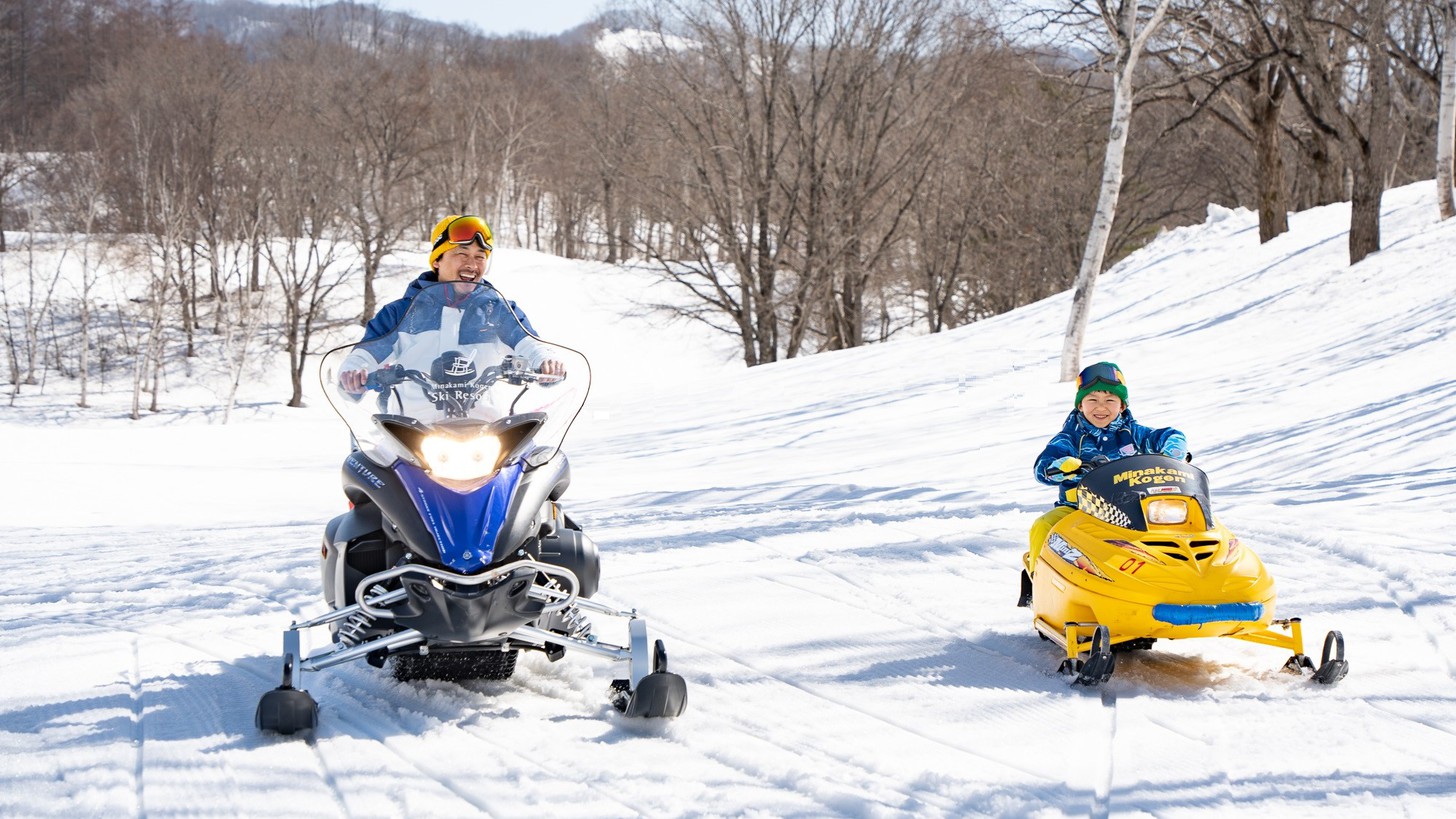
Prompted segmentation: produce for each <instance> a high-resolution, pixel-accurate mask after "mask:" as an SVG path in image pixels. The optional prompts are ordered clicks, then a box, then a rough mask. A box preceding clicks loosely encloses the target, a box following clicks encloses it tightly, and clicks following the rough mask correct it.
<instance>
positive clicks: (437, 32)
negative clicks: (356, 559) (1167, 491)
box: [0, 0, 1456, 416]
mask: <svg viewBox="0 0 1456 819" xmlns="http://www.w3.org/2000/svg"><path fill="white" fill-rule="evenodd" d="M1008 9H1011V11H1010V12H1008ZM204 11H205V13H204ZM1154 11H1156V12H1157V14H1158V18H1157V23H1158V24H1157V25H1156V26H1154V27H1153V30H1148V31H1146V32H1145V33H1144V32H1143V30H1141V29H1137V26H1136V25H1134V29H1137V30H1133V31H1132V32H1131V34H1132V37H1130V38H1127V40H1126V42H1124V41H1123V40H1121V39H1119V38H1120V37H1126V35H1127V34H1128V33H1129V32H1127V31H1121V32H1120V30H1119V28H1118V26H1119V25H1120V23H1119V21H1120V20H1133V21H1134V22H1135V23H1136V21H1138V20H1142V21H1144V22H1146V21H1149V20H1152V19H1153V18H1152V16H1151V15H1152V13H1153V12H1154ZM1119 15H1121V16H1119ZM1139 15H1141V16H1139ZM1453 17H1456V3H1452V2H1451V0H1220V2H1211V3H1210V2H1199V3H1194V2H1191V0H1147V2H1144V3H1143V4H1142V5H1141V6H1139V4H1138V3H1137V2H1136V0H1124V2H1112V0H1062V1H1061V2H1042V3H1034V4H1033V3H1028V4H1024V7H1023V6H1015V7H1008V6H1005V5H1003V4H996V5H994V6H991V5H981V4H977V3H974V2H939V1H937V0H644V2H641V3H640V4H639V5H638V6H637V7H635V8H633V9H632V10H630V11H629V12H612V13H609V14H607V15H605V16H604V17H603V18H602V19H601V20H600V21H599V22H598V23H597V24H594V25H593V26H589V27H588V28H587V29H585V30H580V31H577V32H572V33H570V34H569V35H565V36H561V37H555V38H491V37H484V36H481V35H479V34H475V33H472V32H470V31H467V30H465V29H462V28H457V27H452V26H445V25H440V24H435V23H427V22H424V21H420V20H416V19H413V18H410V17H407V16H403V15H399V14H395V13H390V12H386V11H384V10H382V9H381V8H379V7H378V6H375V5H369V4H362V3H334V4H327V5H326V4H320V3H315V4H310V5H309V6H306V7H302V8H299V7H290V8H286V9H285V8H281V7H269V6H263V5H260V4H257V3H250V2H246V1H245V0H230V2H223V3H215V4H211V5H209V6H207V7H206V9H205V10H204V8H203V7H201V6H199V7H197V8H193V7H192V6H191V5H189V4H187V3H184V2H180V0H95V1H94V2H78V1H77V0H0V60H3V63H4V69H3V76H0V228H3V232H0V243H3V244H0V265H3V266H0V312H3V320H4V324H3V338H4V341H5V358H6V369H5V370H4V371H3V372H4V375H5V377H4V378H0V382H5V383H8V384H9V392H10V393H11V395H15V394H18V393H19V392H20V391H21V390H22V389H23V388H24V389H45V390H51V391H74V392H75V393H76V394H77V397H78V401H77V403H78V404H80V405H81V406H85V405H86V404H87V402H88V394H90V393H93V392H94V391H95V390H97V389H109V390H117V389H121V388H127V389H130V391H131V394H132V397H133V399H132V413H133V415H134V416H139V415H140V414H141V413H142V412H145V411H148V410H152V411H155V410H157V409H159V408H160V406H161V404H162V403H163V402H164V396H165V393H166V390H167V384H168V383H169V382H171V381H173V380H176V379H178V378H180V377H183V376H185V374H186V373H188V372H190V368H191V367H193V366H194V362H197V361H199V360H200V359H202V358H206V359H207V360H208V362H209V366H214V367H217V366H221V367H224V368H226V370H227V374H228V377H229V380H230V381H231V383H232V385H233V393H232V394H230V395H227V396H221V397H220V398H219V403H220V404H223V405H225V406H229V407H230V406H231V403H232V401H233V399H234V397H235V394H236V388H237V385H238V384H239V383H240V382H241V381H242V379H244V378H245V377H247V373H245V372H244V365H245V362H247V361H249V360H251V359H252V358H255V357H257V356H260V355H276V356H282V357H284V358H286V359H287V361H288V362H289V368H290V372H291V376H292V378H291V383H292V390H291V395H289V396H288V400H289V402H290V404H292V405H298V404H299V403H301V401H302V400H303V383H304V379H305V378H306V377H307V371H308V367H309V362H310V356H313V355H315V354H317V353H318V352H320V351H321V350H320V345H321V344H322V343H324V342H323V339H324V338H325V336H326V335H328V332H329V331H330V330H331V329H338V328H340V327H345V326H347V325H350V324H353V323H357V322H359V321H361V320H362V319H366V318H367V317H368V316H369V315H371V314H372V312H373V311H374V309H375V308H376V307H377V305H378V304H380V303H381V302H382V301H383V300H388V299H390V298H393V297H394V296H395V294H393V293H388V292H386V293H380V292H378V289H377V288H376V286H375V279H376V277H377V276H378V275H379V273H380V271H381V264H382V263H383V261H384V260H385V259H386V258H387V257H388V256H389V255H390V254H391V253H395V252H397V251H401V250H414V249H418V248H419V247H420V243H421V242H422V241H423V239H424V237H425V234H426V232H427V231H428V229H429V227H430V225H432V224H433V223H434V222H435V220H436V219H438V218H439V217H440V216H441V215H443V214H445V213H450V212H474V213H480V214H482V215H483V216H485V217H486V219H487V220H488V221H490V222H491V224H492V225H493V226H494V227H495V228H496V233H497V239H498V243H499V244H501V245H503V246H521V247H529V248H533V249H538V250H542V251H546V252H550V253H556V254H560V255H564V256H568V257H573V258H583V259H599V260H604V261H608V262H613V263H630V264H638V265H643V266H647V267H649V268H650V269H652V270H655V271H657V272H658V273H659V274H660V275H661V276H662V277H663V278H664V279H666V280H667V281H669V282H671V283H672V284H673V285H674V286H675V287H676V288H677V293H678V296H677V297H675V298H674V299H672V301H673V305H674V306H672V307H671V308H668V307H666V306H663V307H662V309H671V310H672V311H674V312H676V313H677V314H679V315H682V316H685V317H687V318H689V319H691V320H695V321H701V322H704V323H706V324H708V325H710V326H712V327H714V328H716V329H717V330H719V331H721V332H723V333H726V334H729V335H731V336H732V337H733V338H734V339H736V340H737V342H738V344H739V346H740V348H741V351H742V357H743V360H744V361H745V362H746V363H748V364H749V365H756V364H762V363H767V362H772V361H776V360H781V359H785V358H792V357H796V356H801V355H807V354H812V353H815V352H819V351H823V350H832V349H842V348H848V347H855V346H859V345H863V344H868V343H875V342H880V341H884V340H886V339H888V338H891V337H893V336H895V335H896V334H898V333H903V332H939V331H943V330H947V329H951V328H955V327H958V326H962V325H965V324H968V323H971V322H974V321H977V320H979V319H982V318H985V317H988V316H992V315H996V314H998V313H1002V312H1005V311H1007V310H1010V309H1013V308H1015V307H1017V306H1020V305H1023V304H1027V303H1029V302H1031V301H1035V300H1037V299H1040V298H1044V297H1046V296H1048V295H1050V294H1053V293H1056V292H1060V291H1063V290H1066V289H1068V288H1069V287H1071V286H1072V285H1073V282H1074V280H1076V279H1077V278H1078V272H1079V269H1080V270H1081V271H1082V274H1083V276H1084V277H1091V279H1092V280H1095V275H1096V274H1097V273H1099V272H1101V271H1102V270H1103V269H1105V268H1106V267H1107V266H1108V265H1110V264H1113V263H1115V262H1116V260H1118V259H1120V258H1121V257H1123V256H1125V255H1126V254H1127V253H1129V252H1131V251H1132V250H1134V249H1136V248H1137V247H1138V246H1140V245H1141V244H1143V243H1145V242H1146V241H1148V240H1149V239H1150V238H1152V237H1153V236H1154V235H1156V233H1157V232H1158V231H1159V230H1160V229H1162V228H1165V227H1168V226H1172V225H1178V224H1188V223H1191V222H1196V221H1200V220H1201V219H1202V218H1203V216H1204V214H1205V212H1206V208H1207V206H1208V204H1209V203H1218V204H1220V205H1224V206H1231V207H1232V206H1246V207H1249V208H1251V209H1253V210H1256V211H1257V212H1258V214H1259V220H1260V238H1261V239H1262V240H1264V241H1268V240H1271V239H1273V238H1274V237H1276V236H1278V235H1279V234H1280V233H1282V232H1283V231H1284V230H1286V229H1287V214H1288V213H1289V212H1290V211H1296V210H1301V209H1304V208H1308V207H1312V206H1315V205H1320V204H1326V203H1329V202H1334V201H1344V200H1348V201H1352V203H1353V207H1352V217H1351V218H1352V221H1351V231H1350V258H1351V261H1352V262H1353V261H1358V260H1359V259H1360V258H1363V257H1364V256H1366V255H1369V254H1370V253H1375V252H1378V251H1379V249H1380V233H1379V219H1378V213H1379V206H1380V198H1381V194H1382V193H1383V191H1384V190H1386V189H1387V188H1389V187H1391V186H1393V185H1399V184H1404V183H1406V182H1410V181H1415V180H1421V179H1432V178H1435V179H1437V180H1441V179H1443V178H1444V180H1445V181H1444V182H1441V183H1440V184H1443V185H1444V186H1445V188H1446V194H1445V199H1444V200H1443V201H1444V202H1447V203H1449V201H1450V194H1449V188H1450V179H1451V171H1450V163H1451V154H1452V146H1451V144H1450V143H1451V141H1452V133H1453V130H1452V123H1451V121H1450V120H1451V117H1452V116H1453V113H1452V112H1453V110H1456V106H1453V104H1452V101H1451V96H1452V94H1456V91H1453V90H1451V87H1452V85H1456V83H1453V80H1452V71H1451V70H1450V68H1451V61H1450V60H1449V59H1448V56H1449V49H1450V47H1451V45H1450V43H1452V42H1453V39H1452V34H1451V28H1452V19H1453ZM229 20H231V21H233V23H234V25H229V24H228V21H229ZM244 32H246V34H245V33H244ZM1140 35H1141V36H1140ZM1134 40H1135V41H1136V43H1135V45H1136V48H1137V51H1135V52H1133V51H1129V49H1130V48H1131V47H1132V46H1133V44H1134ZM1109 123H1111V128H1110V129H1109ZM1443 141H1444V145H1443ZM1114 147H1115V148H1116V152H1117V156H1116V160H1117V161H1116V166H1115V168H1114V167H1113V165H1112V163H1111V160H1112V158H1113V152H1112V150H1111V149H1112V148H1114ZM1443 147H1444V150H1443ZM1442 163H1444V165H1443V164H1442ZM1114 171H1115V173H1114ZM1443 174H1444V176H1443ZM1089 240H1090V241H1089ZM58 259H59V261H58ZM78 263H79V266H80V268H82V269H83V271H84V272H83V273H82V274H81V276H80V277H79V278H77V277H75V276H65V275H62V269H63V268H66V269H73V268H74V267H75V266H76V265H77V264H78ZM123 281H124V282H127V283H130V287H131V289H130V290H128V291H126V292H123V291H122V290H121V289H120V287H121V284H120V283H121V282H123ZM346 293H348V294H352V295H351V296H350V297H349V298H345V296H344V294H346ZM358 294H362V296H363V307H362V311H361V309H360V304H359V301H358V299H357V298H355V297H354V296H355V295H358ZM1088 298H1089V300H1090V285H1089V289H1088ZM1090 309H1095V306H1093V307H1091V308H1090ZM1074 323H1075V322H1074ZM98 383H99V385H100V386H99V387H98ZM280 399H282V396H280Z"/></svg>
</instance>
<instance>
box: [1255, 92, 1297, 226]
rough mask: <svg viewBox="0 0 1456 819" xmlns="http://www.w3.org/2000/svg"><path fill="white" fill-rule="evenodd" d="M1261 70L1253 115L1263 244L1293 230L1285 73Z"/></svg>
mask: <svg viewBox="0 0 1456 819" xmlns="http://www.w3.org/2000/svg"><path fill="white" fill-rule="evenodd" d="M1259 74H1260V77H1259V79H1258V80H1257V88H1256V89H1255V93H1254V100H1253V104H1252V105H1251V106H1250V110H1249V114H1250V116H1249V118H1250V121H1251V122H1252V124H1253V126H1254V157H1255V161H1256V163H1257V167H1258V169H1259V180H1258V184H1259V243H1260V244H1263V243H1264V242H1267V241H1269V240H1270V239H1273V238H1274V237H1275V236H1278V235H1280V234H1282V233H1284V232H1286V231H1288V230H1289V201H1288V194H1287V193H1286V185H1285V181H1284V152H1283V150H1282V149H1281V145H1280V139H1279V137H1280V136H1281V133H1282V132H1281V131H1280V127H1279V114H1280V110H1281V109H1282V107H1283V105H1282V103H1283V101H1284V88H1285V85H1284V82H1285V80H1284V75H1283V74H1282V73H1281V72H1280V70H1279V68H1278V67H1277V66H1275V67H1273V68H1269V69H1264V70H1262V71H1260V72H1259Z"/></svg>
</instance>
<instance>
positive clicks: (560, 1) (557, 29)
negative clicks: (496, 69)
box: [380, 0, 608, 35]
mask: <svg viewBox="0 0 1456 819" xmlns="http://www.w3.org/2000/svg"><path fill="white" fill-rule="evenodd" d="M380 5H381V6H382V7H384V8H387V9H391V10H393V11H403V12H409V13H410V14H413V15H415V16H416V17H421V18H424V19H427V20H438V21H441V22H447V23H466V24H470V25H473V26H475V27H476V28H479V29H480V31H481V32H482V33H484V34H495V35H504V34H515V33H518V32H522V31H524V32H529V33H531V34H541V35H551V34H560V33H561V32H563V31H567V30H569V29H573V28H576V27H577V26H579V25H581V24H582V23H585V22H587V21H588V20H591V19H592V18H594V17H596V15H597V13H598V12H599V11H600V9H602V8H604V7H606V6H607V5H608V3H607V2H606V0H535V2H521V1H520V0H380Z"/></svg>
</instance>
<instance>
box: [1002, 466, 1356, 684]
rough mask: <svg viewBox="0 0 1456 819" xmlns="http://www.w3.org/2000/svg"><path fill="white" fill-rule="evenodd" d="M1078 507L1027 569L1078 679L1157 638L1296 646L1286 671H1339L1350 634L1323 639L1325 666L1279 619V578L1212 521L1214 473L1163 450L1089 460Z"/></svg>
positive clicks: (1045, 632)
mask: <svg viewBox="0 0 1456 819" xmlns="http://www.w3.org/2000/svg"><path fill="white" fill-rule="evenodd" d="M1083 468H1084V469H1085V470H1086V471H1085V474H1084V475H1083V477H1082V479H1081V482H1080V485H1079V486H1078V487H1077V488H1076V489H1075V490H1071V492H1075V496H1074V497H1072V496H1071V493H1070V492H1069V500H1074V501H1075V502H1076V504H1077V508H1076V509H1075V510H1073V511H1072V512H1071V513H1069V514H1068V515H1067V516H1066V517H1064V518H1062V519H1061V520H1060V521H1058V522H1057V523H1056V524H1055V525H1054V526H1053V527H1052V528H1051V532H1050V534H1048V536H1047V539H1046V542H1045V543H1044V544H1043V546H1042V549H1041V551H1040V553H1039V555H1038V556H1037V558H1036V565H1035V566H1032V565H1030V555H1029V554H1028V555H1027V564H1028V565H1027V566H1026V567H1025V569H1024V570H1023V571H1022V574H1021V600H1020V602H1019V603H1018V605H1021V606H1030V607H1031V610H1032V613H1033V614H1034V615H1035V620H1034V621H1033V624H1034V625H1035V627H1036V630H1037V632H1038V633H1039V634H1041V635H1042V637H1044V638H1045V639H1047V640H1050V641H1051V642H1053V643H1056V644H1057V645H1059V646H1061V647H1063V648H1064V649H1065V650H1066V659H1065V660H1063V661H1062V664H1061V667H1060V669H1059V671H1060V672H1061V673H1063V674H1068V675H1075V677H1076V679H1075V680H1074V683H1076V684H1081V685H1097V684H1099V683H1102V682H1105V681H1106V680H1107V679H1109V678H1110V677H1111V676H1112V672H1113V667H1114V665H1115V661H1114V656H1115V653H1117V652H1121V651H1128V650H1137V649H1147V648H1151V647H1152V645H1153V642H1154V641H1155V640H1177V639H1182V638H1187V637H1232V638H1234V639H1236V640H1247V641H1249V642H1251V643H1259V644H1261V645H1268V646H1274V647H1276V648H1283V649H1287V650H1289V651H1292V652H1293V653H1294V656H1292V657H1290V658H1289V660H1288V661H1287V662H1286V663H1285V664H1284V670H1285V671H1288V672H1291V673H1295V674H1303V673H1304V672H1305V671H1313V672H1314V674H1313V679H1314V681H1315V682H1318V683H1324V684H1326V685H1328V684H1331V683H1335V682H1337V681H1339V680H1340V679H1341V678H1343V677H1344V676H1345V674H1346V672H1347V671H1348V670H1349V664H1348V663H1346V662H1345V640H1344V637H1343V636H1341V634H1340V633H1339V632H1338V631H1331V632H1330V633H1329V634H1328V635H1326V637H1325V643H1324V654H1323V656H1322V658H1321V661H1320V665H1319V666H1318V667H1317V668H1316V667H1315V665H1314V662H1313V661H1312V660H1310V658H1309V657H1307V656H1305V654H1304V636H1303V634H1302V632H1301V631H1300V621H1299V618H1297V617H1292V618H1288V619H1283V620H1276V619H1274V600H1275V593H1274V580H1273V578H1271V577H1270V576H1269V573H1268V571H1267V570H1266V569H1265V568H1264V564H1263V562H1262V561H1260V560H1259V557H1258V555H1256V554H1254V551H1253V550H1252V549H1250V548H1249V547H1248V545H1246V544H1244V543H1241V542H1240V541H1239V539H1238V538H1237V537H1235V536H1234V535H1233V533H1232V532H1230V531H1229V530H1228V529H1226V528H1224V527H1223V525H1222V524H1220V523H1219V522H1218V521H1217V520H1215V519H1214V516H1213V509H1212V506H1211V505H1210V503H1209V494H1208V477H1207V476H1206V475H1204V473H1203V471H1202V470H1200V469H1198V468H1197V467H1195V466H1193V465H1192V464H1189V463H1185V462H1183V461H1179V460H1176V459H1173V458H1169V457H1167V456H1164V455H1134V456H1131V457H1127V458H1121V459H1118V460H1115V461H1109V462H1105V463H1101V464H1097V465H1084V467H1083Z"/></svg>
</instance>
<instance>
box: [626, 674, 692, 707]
mask: <svg viewBox="0 0 1456 819" xmlns="http://www.w3.org/2000/svg"><path fill="white" fill-rule="evenodd" d="M687 707H688V684H687V681H686V680H684V679H683V678H682V677H680V676H679V675H677V674H673V673H671V672H668V671H656V672H653V673H651V674H648V675H647V676H645V677H643V678H642V681H641V682H639V683H638V684H637V690H636V691H633V692H632V696H631V697H630V698H629V699H628V700H627V703H626V707H625V708H624V709H623V713H625V714H626V715H627V716H629V717H647V718H649V719H655V718H659V717H676V716H678V715H679V714H681V713H682V712H683V711H684V710H685V709H686V708H687Z"/></svg>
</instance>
